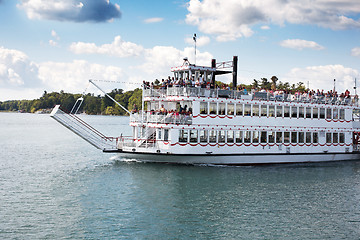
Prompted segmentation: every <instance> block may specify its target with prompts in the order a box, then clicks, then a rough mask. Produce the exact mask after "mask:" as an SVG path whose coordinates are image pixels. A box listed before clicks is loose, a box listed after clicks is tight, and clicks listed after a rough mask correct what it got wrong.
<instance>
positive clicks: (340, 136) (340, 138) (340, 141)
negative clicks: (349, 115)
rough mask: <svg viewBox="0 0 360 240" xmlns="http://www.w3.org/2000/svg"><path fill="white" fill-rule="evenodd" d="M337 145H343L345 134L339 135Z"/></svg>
mask: <svg viewBox="0 0 360 240" xmlns="http://www.w3.org/2000/svg"><path fill="white" fill-rule="evenodd" d="M339 143H345V134H344V133H339Z"/></svg>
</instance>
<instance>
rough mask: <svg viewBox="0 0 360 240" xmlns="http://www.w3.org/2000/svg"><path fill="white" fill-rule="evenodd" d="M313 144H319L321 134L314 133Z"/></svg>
mask: <svg viewBox="0 0 360 240" xmlns="http://www.w3.org/2000/svg"><path fill="white" fill-rule="evenodd" d="M313 143H319V134H318V133H317V132H313Z"/></svg>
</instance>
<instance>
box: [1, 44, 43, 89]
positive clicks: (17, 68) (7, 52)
mask: <svg viewBox="0 0 360 240" xmlns="http://www.w3.org/2000/svg"><path fill="white" fill-rule="evenodd" d="M37 75H38V65H37V64H36V63H34V62H32V61H31V60H30V59H29V57H28V56H27V55H26V54H25V53H23V52H21V51H18V50H13V49H6V48H3V47H0V86H1V87H6V88H18V87H27V86H37V85H39V82H40V81H39V79H38V77H37Z"/></svg>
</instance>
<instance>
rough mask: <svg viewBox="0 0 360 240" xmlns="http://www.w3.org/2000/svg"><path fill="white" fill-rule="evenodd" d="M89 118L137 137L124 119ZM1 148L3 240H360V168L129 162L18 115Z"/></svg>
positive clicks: (3, 120) (4, 131) (11, 117)
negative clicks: (210, 165)
mask: <svg viewBox="0 0 360 240" xmlns="http://www.w3.org/2000/svg"><path fill="white" fill-rule="evenodd" d="M84 118H85V119H86V121H89V122H90V123H91V124H93V125H94V126H95V127H96V128H98V129H99V130H101V131H103V132H104V133H106V135H109V136H118V135H120V133H121V131H123V133H125V134H124V135H126V134H127V133H128V132H130V129H129V127H128V126H127V124H128V121H129V119H128V118H127V117H105V116H84ZM0 147H1V149H0V239H360V161H358V162H356V161H355V162H354V161H353V162H342V163H322V164H292V165H269V166H255V167H206V166H182V165H167V164H149V163H139V162H123V161H121V159H119V158H116V155H115V154H105V153H102V152H101V151H99V150H97V149H95V148H94V147H92V146H91V145H89V144H88V143H87V142H85V141H84V140H82V139H81V138H79V137H78V136H76V135H75V134H73V133H72V132H70V131H69V130H68V129H66V128H64V127H63V126H61V125H60V124H58V123H57V122H56V121H54V120H53V119H51V118H50V117H49V116H48V115H36V114H20V113H0Z"/></svg>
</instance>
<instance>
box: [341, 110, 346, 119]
mask: <svg viewBox="0 0 360 240" xmlns="http://www.w3.org/2000/svg"><path fill="white" fill-rule="evenodd" d="M340 119H341V120H344V119H345V109H340Z"/></svg>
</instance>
